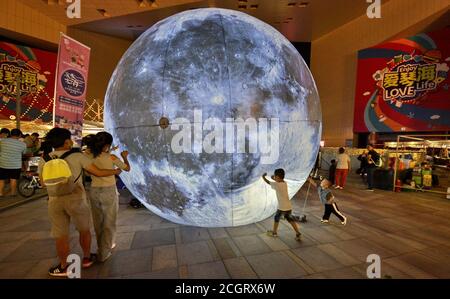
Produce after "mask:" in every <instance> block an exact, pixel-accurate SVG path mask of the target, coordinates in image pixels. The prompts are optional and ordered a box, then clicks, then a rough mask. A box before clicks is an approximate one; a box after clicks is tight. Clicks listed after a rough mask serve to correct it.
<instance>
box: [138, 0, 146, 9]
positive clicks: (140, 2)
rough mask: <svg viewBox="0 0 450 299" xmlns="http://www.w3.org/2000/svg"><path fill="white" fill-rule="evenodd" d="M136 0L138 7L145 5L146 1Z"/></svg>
mask: <svg viewBox="0 0 450 299" xmlns="http://www.w3.org/2000/svg"><path fill="white" fill-rule="evenodd" d="M136 2H137V4H138V6H139V7H140V8H145V7H147V3H146V2H145V0H136Z"/></svg>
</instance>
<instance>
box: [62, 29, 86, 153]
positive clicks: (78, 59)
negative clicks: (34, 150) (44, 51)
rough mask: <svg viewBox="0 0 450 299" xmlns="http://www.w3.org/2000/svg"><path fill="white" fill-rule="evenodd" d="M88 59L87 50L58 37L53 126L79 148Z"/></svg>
mask: <svg viewBox="0 0 450 299" xmlns="http://www.w3.org/2000/svg"><path fill="white" fill-rule="evenodd" d="M89 57H90V48H88V47H86V46H85V45H83V44H81V43H79V42H78V41H76V40H74V39H72V38H70V37H68V36H66V35H64V34H61V39H60V44H59V52H58V72H57V84H56V97H55V98H56V101H55V107H54V125H55V127H62V128H66V129H68V130H70V131H71V133H72V136H73V139H74V141H75V142H77V143H79V144H81V139H82V130H83V116H84V104H85V100H86V91H87V80H88V70H89Z"/></svg>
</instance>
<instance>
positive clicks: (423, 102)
mask: <svg viewBox="0 0 450 299" xmlns="http://www.w3.org/2000/svg"><path fill="white" fill-rule="evenodd" d="M449 66H450V28H446V29H443V30H441V31H437V32H432V33H428V34H419V35H417V36H413V37H410V38H406V39H400V40H396V41H391V42H387V43H384V44H381V45H378V46H375V47H373V48H369V49H365V50H361V51H359V61H358V76H357V85H356V98H355V115H354V131H355V132H369V131H370V132H399V131H400V132H401V131H448V130H449V129H450V102H449V101H448V99H450V92H449V85H450V80H449V69H450V67H449Z"/></svg>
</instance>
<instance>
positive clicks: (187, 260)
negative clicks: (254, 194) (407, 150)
mask: <svg viewBox="0 0 450 299" xmlns="http://www.w3.org/2000/svg"><path fill="white" fill-rule="evenodd" d="M363 188H364V186H363V185H362V184H361V182H359V180H357V179H356V178H352V179H350V182H349V185H348V186H347V188H346V189H345V190H342V191H340V190H339V191H335V195H336V197H337V198H338V200H339V201H338V203H339V206H340V208H341V210H342V212H344V213H345V214H346V215H347V216H348V219H349V220H348V224H347V226H345V227H344V226H341V225H340V223H339V221H338V220H337V219H336V218H332V223H331V224H328V225H324V224H321V223H320V221H319V220H320V218H321V215H322V209H323V208H322V206H321V205H320V204H319V202H318V199H317V194H316V192H314V191H312V192H310V197H309V200H308V205H307V210H306V214H307V220H308V222H307V223H305V224H302V225H301V230H302V232H303V241H302V242H301V243H298V242H297V241H295V240H294V237H295V235H294V233H293V231H292V230H291V228H290V227H289V226H288V225H289V224H288V223H286V222H285V221H282V223H281V224H280V231H279V238H277V239H273V238H270V237H268V236H266V234H265V232H266V230H268V229H270V228H271V226H272V219H267V220H265V221H262V222H259V223H256V224H252V225H247V226H243V227H236V228H225V229H224V228H215V229H206V228H196V227H186V226H180V225H177V224H173V223H170V222H167V221H165V220H164V219H161V218H160V217H158V216H156V215H154V214H152V213H151V212H149V211H147V210H145V209H141V210H135V209H133V208H131V207H129V206H128V205H121V208H120V214H119V220H118V234H117V247H116V249H115V252H114V255H113V257H112V258H110V259H109V260H108V261H107V262H105V263H103V264H96V265H94V266H93V267H92V268H90V269H87V270H83V272H82V277H83V278H116V277H122V278H366V269H367V266H368V264H367V263H366V258H367V256H368V255H369V254H378V255H379V256H380V257H381V261H382V264H381V272H382V277H384V278H450V263H449V262H448V261H449V260H450V218H449V217H448V215H449V213H450V201H449V200H446V199H444V198H443V197H442V196H441V197H439V196H436V195H431V194H429V193H428V194H424V193H410V192H403V193H393V192H389V191H381V190H376V191H375V192H373V193H371V192H366V191H364V190H363ZM305 194H306V187H304V188H303V189H302V190H301V191H300V192H299V193H298V195H297V196H296V199H295V200H294V206H295V209H294V210H295V212H296V214H301V208H302V206H303V202H304V201H303V200H304V198H305ZM332 217H334V216H332ZM49 229H50V224H49V222H48V217H47V202H46V200H45V199H41V200H36V201H33V202H30V203H27V204H25V205H22V206H20V207H16V208H14V209H11V210H8V211H5V212H3V213H0V278H47V277H48V276H47V270H48V268H49V267H50V266H52V265H54V264H55V263H56V259H55V256H56V253H55V248H54V242H53V240H52V239H51V238H50V235H49ZM71 243H72V248H73V251H74V252H75V253H81V249H80V247H79V245H78V244H77V234H76V233H75V231H73V232H72V242H71ZM94 247H95V242H94ZM94 251H95V248H94Z"/></svg>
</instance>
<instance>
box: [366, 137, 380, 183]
mask: <svg viewBox="0 0 450 299" xmlns="http://www.w3.org/2000/svg"><path fill="white" fill-rule="evenodd" d="M367 150H368V151H369V152H368V153H367V185H368V186H367V191H373V176H374V174H375V169H377V165H376V163H378V162H379V160H380V155H379V154H378V153H377V152H376V151H375V149H374V148H373V145H371V144H369V145H368V146H367Z"/></svg>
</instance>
